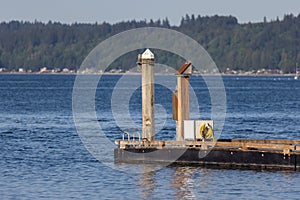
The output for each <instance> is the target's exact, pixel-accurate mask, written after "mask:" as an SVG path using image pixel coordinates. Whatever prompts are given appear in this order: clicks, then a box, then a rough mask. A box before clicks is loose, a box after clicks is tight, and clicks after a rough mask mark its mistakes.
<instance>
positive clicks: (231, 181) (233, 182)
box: [0, 75, 300, 199]
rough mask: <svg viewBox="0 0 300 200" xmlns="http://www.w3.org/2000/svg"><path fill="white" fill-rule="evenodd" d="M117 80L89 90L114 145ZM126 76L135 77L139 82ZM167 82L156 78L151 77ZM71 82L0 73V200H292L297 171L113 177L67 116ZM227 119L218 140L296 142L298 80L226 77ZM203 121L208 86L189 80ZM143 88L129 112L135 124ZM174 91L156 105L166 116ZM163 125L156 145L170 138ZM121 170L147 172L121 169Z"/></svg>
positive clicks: (299, 129)
mask: <svg viewBox="0 0 300 200" xmlns="http://www.w3.org/2000/svg"><path fill="white" fill-rule="evenodd" d="M119 78H120V76H104V77H102V80H101V84H99V87H98V89H97V93H96V110H97V115H98V120H99V124H100V125H101V126H102V127H103V129H104V131H105V133H106V136H107V137H109V138H110V140H111V141H113V140H115V139H120V138H121V135H120V129H119V128H118V127H117V125H116V123H115V121H114V118H113V115H112V113H111V107H110V99H111V95H112V91H113V87H114V85H115V84H116V82H117V81H118V80H119ZM139 78H140V77H139V76H132V79H133V80H134V79H139ZM160 78H161V79H165V77H163V76H161V77H158V78H157V79H160ZM74 80H75V76H72V75H0V99H1V102H0V156H1V159H0V199H73V198H78V199H200V198H203V199H216V198H217V199H231V198H235V199H254V198H258V199H266V198H271V199H282V198H286V199H299V196H300V173H299V172H284V171H253V170H228V169H227V170H221V169H219V170H216V169H205V168H200V167H183V166H177V167H174V166H172V167H165V168H162V169H160V170H157V171H153V172H150V173H142V174H130V173H124V172H120V171H117V170H113V169H111V168H109V167H107V166H105V165H103V164H102V163H100V162H98V161H97V160H96V159H95V158H93V157H92V156H91V154H90V153H89V152H88V151H87V150H86V149H85V147H84V145H83V143H82V142H81V140H80V138H79V136H78V135H77V133H76V129H75V125H74V121H73V115H72V89H73V84H74ZM224 84H225V86H226V93H227V116H226V121H225V126H224V128H223V132H222V135H221V138H260V139H264V138H277V139H279V138H283V139H300V123H299V121H300V81H294V80H293V79H292V78H289V77H234V76H233V77H224ZM191 85H192V86H193V87H194V89H195V92H196V95H197V97H198V98H199V103H200V113H201V117H203V118H209V117H210V109H211V108H210V99H209V95H208V90H207V88H206V86H205V83H204V82H203V80H202V79H201V78H200V77H192V79H191ZM140 95H141V94H140V89H138V90H136V91H135V93H134V95H133V96H132V98H131V99H130V106H129V107H130V114H131V116H132V118H133V120H134V121H135V123H136V124H138V125H140V123H141V120H140V117H139V116H140V109H141V102H140V100H139V99H140ZM170 95H171V91H170V90H167V89H166V88H164V87H161V86H159V85H158V86H157V87H156V99H155V101H156V103H159V104H162V106H164V108H165V109H166V114H167V116H168V117H170V116H171V105H170V104H169V102H170V100H171V97H170ZM174 127H175V123H174V122H173V121H172V120H171V119H170V118H168V119H167V121H166V122H165V123H164V124H163V128H162V130H161V131H160V132H159V133H158V134H157V136H156V137H157V138H162V139H172V138H174V136H175V129H174ZM122 167H123V168H134V167H139V168H140V169H141V170H145V171H147V167H149V166H144V165H138V166H136V165H129V164H122Z"/></svg>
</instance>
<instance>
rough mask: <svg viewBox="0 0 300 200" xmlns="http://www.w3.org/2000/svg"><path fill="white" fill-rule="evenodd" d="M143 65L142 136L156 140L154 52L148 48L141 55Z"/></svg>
mask: <svg viewBox="0 0 300 200" xmlns="http://www.w3.org/2000/svg"><path fill="white" fill-rule="evenodd" d="M139 64H140V65H142V138H146V139H147V140H149V141H154V139H155V137H154V135H155V127H154V72H153V70H154V69H153V68H154V54H153V53H152V52H151V51H150V50H149V49H147V50H146V51H145V52H144V53H143V54H142V55H141V56H139Z"/></svg>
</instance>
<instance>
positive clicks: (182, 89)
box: [176, 62, 192, 141]
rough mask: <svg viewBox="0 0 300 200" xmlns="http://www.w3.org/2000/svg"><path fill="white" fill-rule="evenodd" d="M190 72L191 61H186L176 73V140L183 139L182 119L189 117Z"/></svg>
mask: <svg viewBox="0 0 300 200" xmlns="http://www.w3.org/2000/svg"><path fill="white" fill-rule="evenodd" d="M191 74H192V63H190V62H186V63H185V64H183V65H182V66H181V67H180V68H179V69H178V71H177V72H176V75H177V102H176V103H177V105H176V106H177V112H176V117H177V121H176V141H183V140H184V132H183V121H184V120H188V119H190V96H189V85H190V84H189V80H190V75H191Z"/></svg>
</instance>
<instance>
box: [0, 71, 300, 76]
mask: <svg viewBox="0 0 300 200" xmlns="http://www.w3.org/2000/svg"><path fill="white" fill-rule="evenodd" d="M154 74H155V75H158V76H162V75H175V74H171V73H170V74H162V73H154ZM0 75H120V76H121V75H122V76H123V75H141V73H109V72H108V73H86V74H81V73H51V72H49V73H48V72H45V73H39V72H36V73H35V72H33V73H24V72H22V73H21V72H1V73H0ZM220 75H221V76H252V77H255V76H284V77H294V76H296V74H295V73H294V74H192V76H220ZM298 75H299V74H298Z"/></svg>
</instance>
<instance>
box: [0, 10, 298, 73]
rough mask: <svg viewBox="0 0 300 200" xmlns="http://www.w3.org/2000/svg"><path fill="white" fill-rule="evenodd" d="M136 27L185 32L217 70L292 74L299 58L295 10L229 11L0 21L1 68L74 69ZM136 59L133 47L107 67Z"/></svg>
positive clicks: (171, 59) (167, 57) (164, 59)
mask: <svg viewBox="0 0 300 200" xmlns="http://www.w3.org/2000/svg"><path fill="white" fill-rule="evenodd" d="M140 27H162V28H170V29H173V30H176V31H180V32H182V33H184V34H187V35H189V36H190V37H192V38H193V39H195V40H196V41H197V42H199V43H200V44H201V45H202V46H203V47H204V48H205V49H206V50H207V51H208V53H209V54H210V55H211V57H212V58H213V59H214V61H215V62H216V64H217V66H218V67H219V69H220V71H226V69H227V68H230V69H232V70H243V71H250V70H258V69H262V68H264V69H272V70H275V69H278V70H282V71H283V72H284V73H294V72H295V64H296V63H297V62H298V63H300V14H299V15H298V16H294V15H292V14H290V15H285V16H284V17H283V19H282V20H279V19H278V18H277V19H276V20H272V21H267V20H266V19H264V20H263V22H260V23H244V24H240V23H238V20H237V19H236V18H235V17H233V16H217V15H216V16H211V17H208V16H200V15H198V16H195V15H186V16H184V17H182V19H181V23H180V25H178V26H171V25H170V23H169V21H168V19H167V18H166V19H163V20H156V21H153V20H150V21H146V20H142V21H136V20H132V21H126V22H125V21H123V22H119V23H116V24H109V23H106V22H103V23H101V24H98V23H94V24H81V23H74V24H62V23H59V22H52V21H49V22H48V23H42V22H38V21H35V22H23V21H10V22H2V23H0V68H6V69H7V70H8V71H13V70H18V69H19V68H23V69H25V70H32V71H39V70H40V68H42V67H47V68H48V69H56V68H60V69H62V68H68V69H71V70H76V69H78V68H79V67H80V65H81V63H82V61H83V59H84V58H85V57H86V56H87V55H88V53H89V52H90V51H91V50H92V49H93V48H94V47H95V46H96V45H97V44H98V43H100V42H101V41H103V40H105V39H107V38H108V37H110V36H112V35H115V34H117V33H120V32H122V31H125V30H129V29H133V28H140ZM129 54H130V53H129ZM159 61H160V63H164V64H168V65H170V66H176V67H178V66H179V65H180V63H181V62H182V59H180V58H178V57H176V56H175V55H171V54H170V53H168V52H163V53H161V55H160V58H159ZM135 62H136V52H132V53H131V56H127V57H126V59H125V56H121V57H120V58H119V59H117V60H116V61H115V62H114V63H113V64H112V65H111V67H110V68H114V69H123V70H127V69H128V68H130V67H132V65H133V64H134V63H135Z"/></svg>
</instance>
